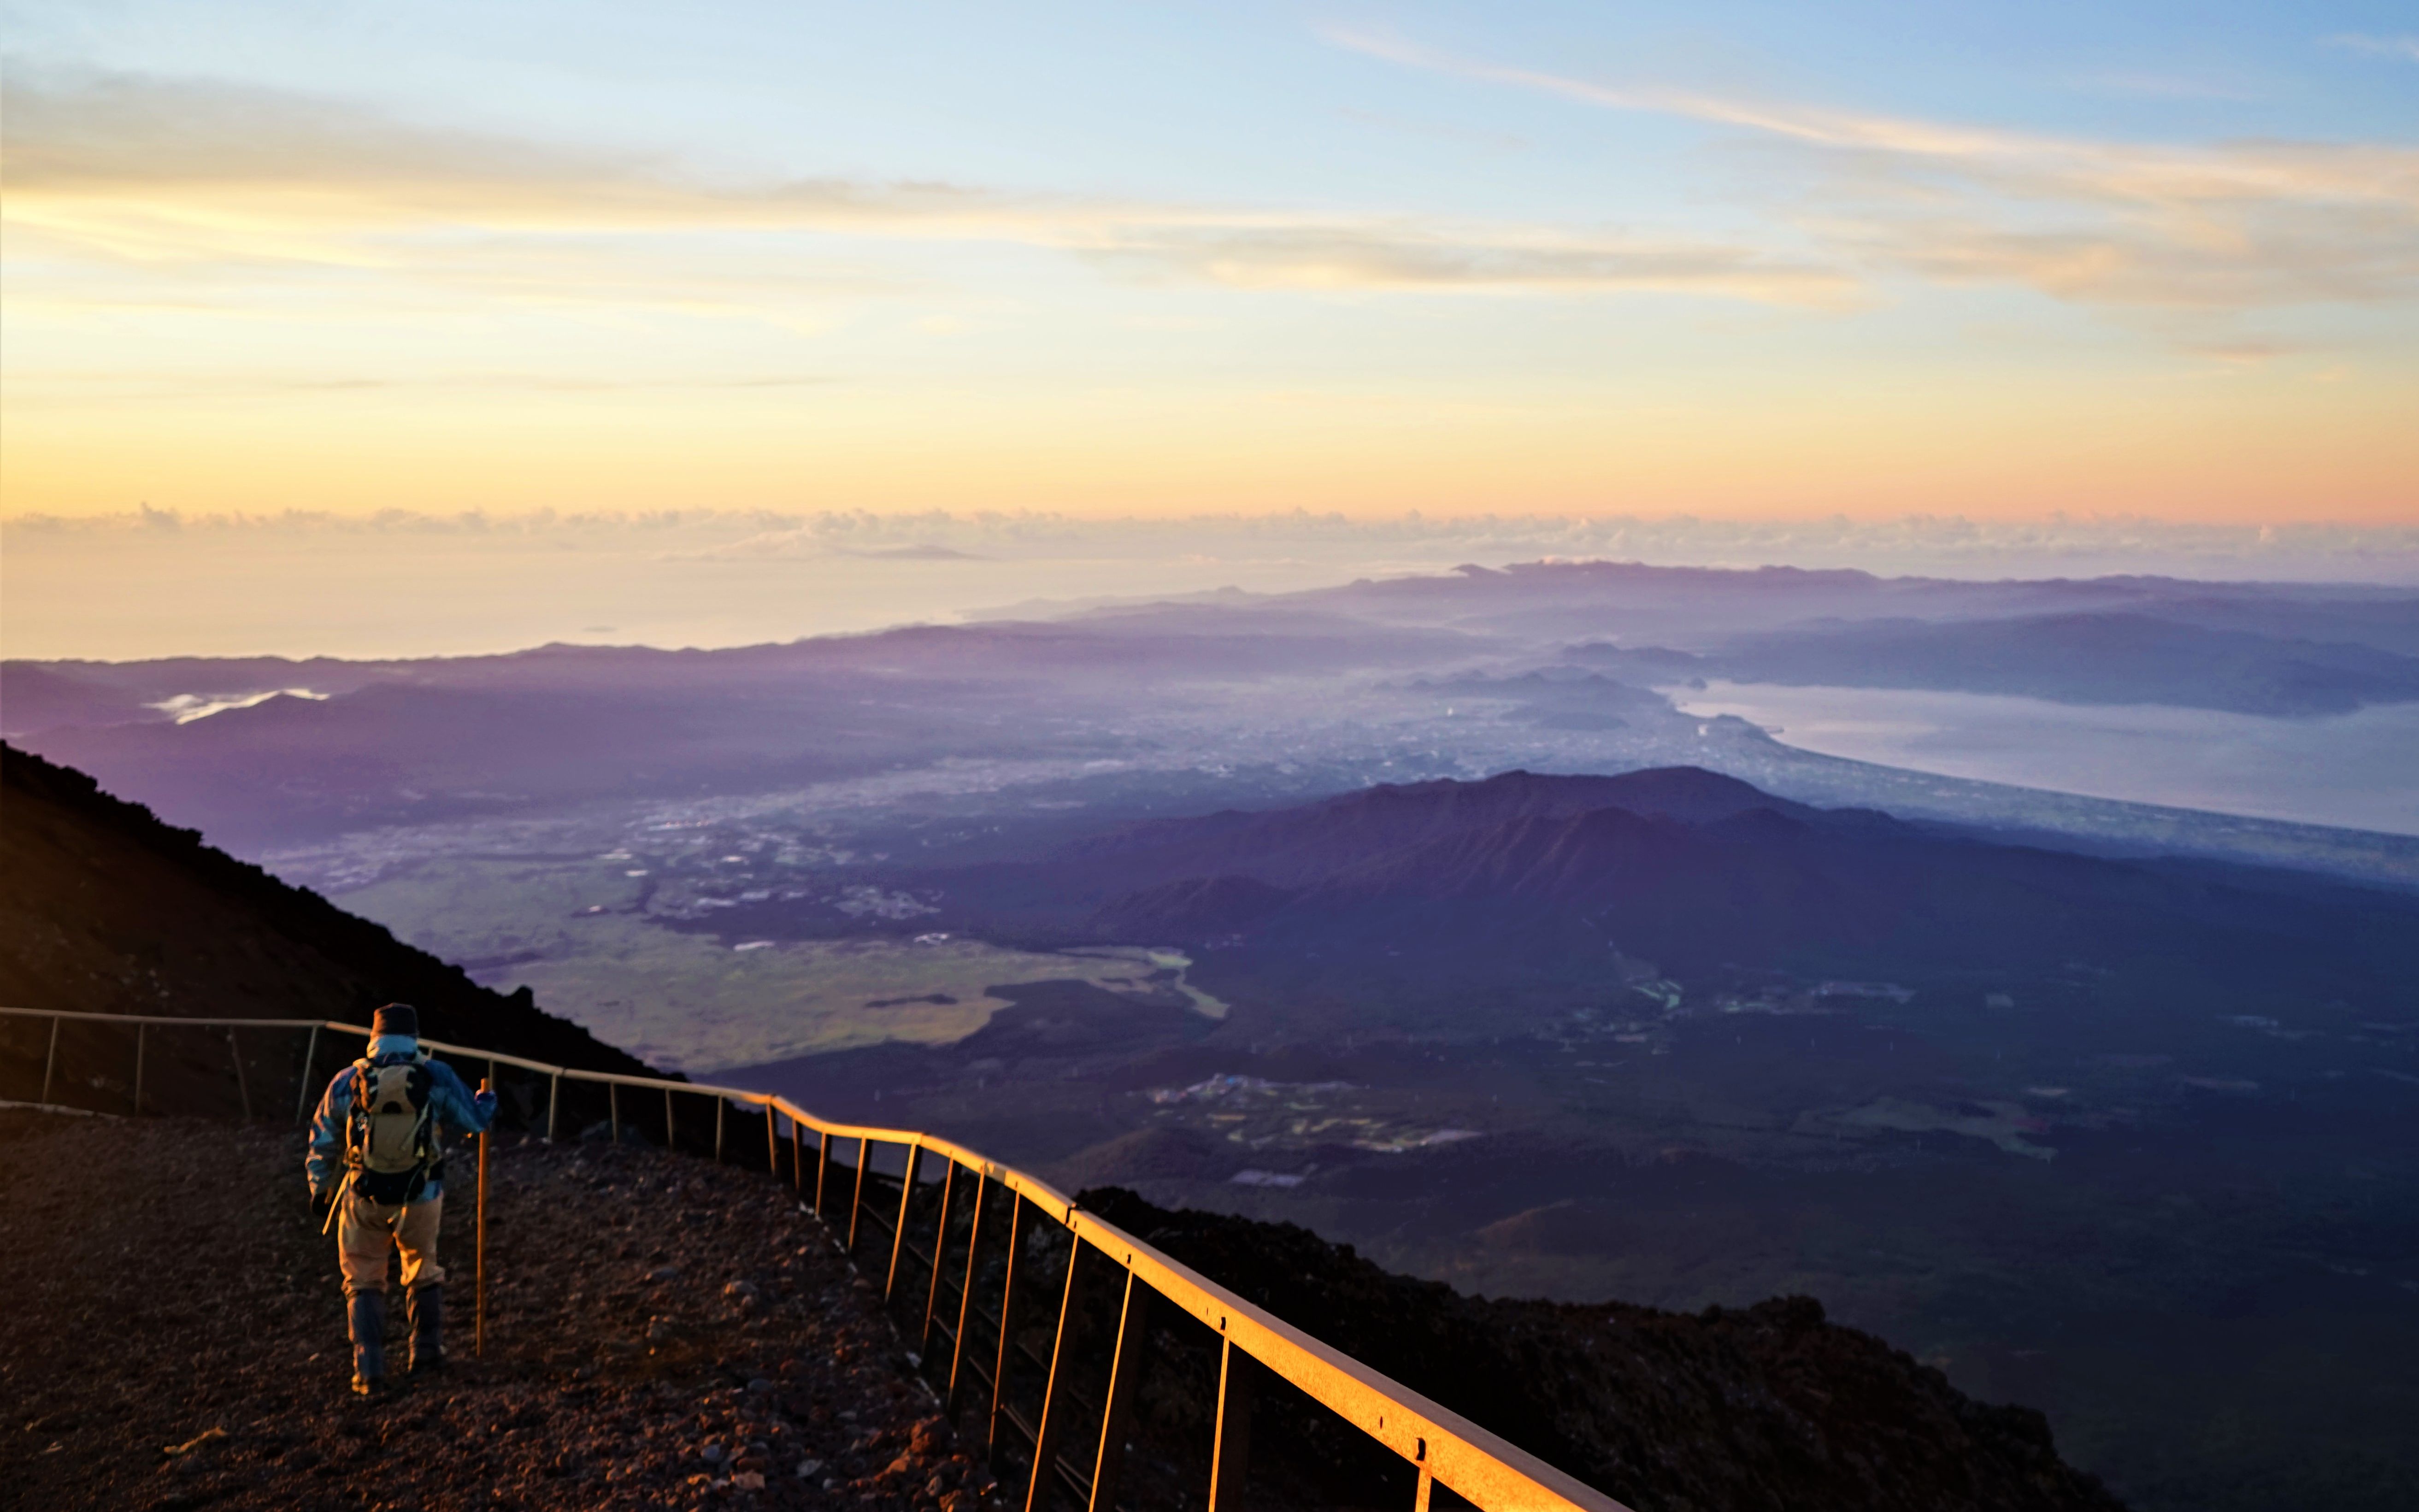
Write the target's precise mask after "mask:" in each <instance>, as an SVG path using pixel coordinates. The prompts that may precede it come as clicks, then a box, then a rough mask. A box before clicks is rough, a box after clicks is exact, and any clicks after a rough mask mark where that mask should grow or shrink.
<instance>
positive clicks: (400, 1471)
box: [0, 1110, 990, 1512]
mask: <svg viewBox="0 0 2419 1512" xmlns="http://www.w3.org/2000/svg"><path fill="white" fill-rule="evenodd" d="M300 1161H301V1146H300V1136H299V1135H298V1134H294V1133H292V1132H289V1131H285V1130H280V1129H273V1128H269V1127H265V1126H261V1125H254V1126H251V1127H248V1128H246V1127H238V1126H236V1125H233V1124H228V1123H221V1122H214V1121H203V1120H199V1119H101V1118H69V1117H63V1116H60V1115H55V1114H39V1115H38V1114H28V1113H22V1112H19V1113H12V1112H8V1111H5V1110H0V1208H5V1210H6V1211H8V1213H9V1214H10V1218H9V1221H8V1222H7V1223H6V1224H0V1267H5V1269H6V1271H7V1273H8V1275H9V1276H10V1277H11V1296H10V1304H9V1305H8V1307H6V1308H0V1401H5V1402H7V1403H8V1417H7V1420H6V1421H5V1422H0V1505H6V1506H9V1507H23V1508H26V1509H28V1512H33V1509H36V1508H40V1509H45V1512H47V1509H53V1508H56V1509H61V1512H64V1509H66V1508H70V1507H109V1508H142V1509H150V1512H169V1509H172V1508H175V1509H184V1508H193V1507H202V1506H208V1507H223V1508H229V1509H235V1508H253V1509H259V1512H272V1509H273V1512H294V1509H298V1508H299V1509H308V1512H318V1509H322V1508H326V1509H334V1508H340V1507H341V1508H362V1507H372V1506H376V1507H385V1508H400V1507H425V1508H430V1509H432V1512H433V1509H437V1508H448V1509H450V1508H456V1507H464V1508H467V1507H483V1508H484V1507H496V1508H505V1507H515V1508H528V1509H535V1508H564V1509H570V1508H583V1509H584V1508H589V1507H623V1506H648V1507H662V1506H684V1507H686V1506H698V1505H707V1504H730V1499H731V1495H732V1491H733V1489H734V1488H733V1487H732V1474H733V1473H734V1470H735V1471H736V1473H739V1474H742V1475H758V1474H761V1475H762V1476H763V1489H761V1490H751V1491H747V1492H745V1493H744V1496H745V1499H744V1500H741V1501H739V1502H738V1503H737V1504H739V1505H742V1506H749V1507H826V1506H833V1505H843V1504H844V1505H848V1506H851V1507H864V1508H867V1509H869V1512H888V1509H892V1508H908V1507H916V1508H938V1509H941V1512H974V1508H976V1507H978V1506H979V1505H982V1504H983V1503H982V1499H981V1496H980V1492H981V1491H982V1489H984V1488H985V1487H986V1486H987V1485H988V1484H989V1482H990V1476H989V1475H988V1473H985V1472H984V1471H982V1470H981V1468H980V1467H979V1465H978V1462H977V1460H976V1458H971V1457H969V1456H967V1455H965V1454H963V1453H962V1452H960V1451H959V1449H958V1446H957V1443H956V1442H955V1440H954V1439H953V1438H952V1436H951V1435H950V1433H949V1431H948V1428H947V1427H945V1426H944V1425H943V1424H942V1423H941V1421H940V1419H939V1418H938V1417H937V1416H936V1415H934V1410H933V1408H932V1400H931V1397H930V1396H928V1395H927V1394H926V1392H925V1389H924V1388H923V1386H922V1385H921V1383H919V1382H918V1381H916V1380H915V1379H914V1378H913V1377H912V1376H911V1375H910V1374H908V1370H907V1362H906V1359H905V1355H904V1352H903V1349H902V1346H901V1343H900V1341H899V1337H898V1335H897V1333H896V1331H895V1330H894V1329H893V1328H892V1327H891V1325H890V1323H889V1321H888V1319H886V1318H885V1317H884V1316H883V1314H882V1311H881V1306H880V1302H879V1299H878V1297H877V1295H876V1294H875V1293H874V1292H873V1291H872V1290H871V1288H869V1286H868V1284H867V1283H866V1282H865V1281H864V1280H862V1279H860V1278H859V1277H857V1276H856V1275H855V1273H854V1271H853V1269H852V1267H851V1266H850V1265H849V1263H848V1262H847V1261H846V1260H844V1259H842V1258H841V1257H840V1256H839V1255H838V1254H837V1253H836V1252H835V1249H834V1246H833V1243H832V1240H831V1238H830V1235H829V1234H828V1232H827V1231H826V1230H825V1229H824V1227H823V1225H822V1224H820V1223H818V1222H817V1221H816V1220H815V1219H813V1218H811V1217H808V1216H806V1215H805V1214H802V1213H800V1212H799V1211H797V1209H796V1207H795V1205H794V1204H793V1203H792V1202H790V1201H788V1200H787V1197H788V1193H787V1192H786V1190H784V1189H783V1188H781V1187H778V1186H776V1185H774V1184H772V1183H770V1182H767V1181H765V1180H763V1178H761V1177H748V1176H745V1175H742V1174H741V1173H739V1172H737V1171H733V1170H729V1169H723V1168H717V1167H716V1166H714V1165H710V1164H708V1163H706V1162H703V1161H697V1160H687V1159H677V1158H671V1157H667V1156H664V1155H661V1154H657V1153H655V1152H652V1151H646V1150H633V1149H628V1148H626V1147H624V1148H623V1149H615V1148H614V1147H612V1146H609V1145H604V1146H597V1145H590V1146H582V1147H568V1146H555V1147H552V1148H547V1147H545V1146H542V1145H538V1144H534V1143H532V1144H528V1145H523V1144H522V1143H521V1142H520V1141H518V1140H508V1141H503V1142H501V1149H498V1150H497V1151H496V1154H495V1162H494V1164H495V1168H494V1172H493V1175H492V1177H491V1182H492V1187H493V1190H492V1191H491V1194H490V1197H489V1219H488V1228H489V1232H488V1241H487V1243H488V1268H489V1274H488V1306H489V1313H488V1336H487V1354H486V1357H485V1359H484V1360H480V1359H475V1358H473V1357H472V1356H471V1352H470V1344H471V1330H470V1322H471V1319H470V1294H471V1288H470V1278H471V1269H470V1263H469V1262H470V1243H469V1239H470V1232H471V1230H470V1224H469V1222H468V1220H469V1218H470V1204H469V1202H468V1201H467V1200H464V1201H461V1202H460V1203H459V1205H458V1206H457V1205H456V1201H455V1197H454V1196H453V1194H452V1193H451V1192H449V1194H448V1200H447V1206H448V1207H449V1208H452V1209H454V1210H455V1211H452V1212H451V1213H449V1214H448V1220H449V1221H448V1222H447V1224H446V1226H445V1242H444V1244H443V1246H442V1251H441V1253H442V1254H443V1257H444V1258H445V1261H446V1263H447V1264H448V1265H449V1266H450V1267H451V1274H450V1276H449V1278H448V1289H449V1292H450V1297H449V1303H450V1306H451V1308H452V1312H451V1316H450V1319H449V1333H450V1334H451V1335H452V1345H453V1351H454V1363H453V1365H452V1367H451V1369H450V1370H449V1372H448V1374H447V1377H446V1378H445V1379H443V1380H442V1381H439V1382H438V1383H436V1384H434V1385H432V1386H426V1387H418V1388H409V1389H407V1390H405V1391H403V1392H402V1393H401V1394H400V1395H399V1396H395V1397H393V1398H392V1399H390V1400H388V1401H385V1402H381V1403H377V1404H362V1403H357V1402H355V1401H354V1400H353V1399H352V1398H351V1397H350V1396H349V1395H348V1394H347V1390H346V1380H347V1376H348V1374H349V1367H348V1365H347V1355H346V1350H345V1325H344V1311H343V1308H344V1304H343V1301H342V1298H341V1296H340V1292H339V1287H338V1283H337V1281H336V1277H335V1241H334V1240H332V1239H322V1238H320V1237H319V1234H318V1226H317V1225H316V1224H314V1223H312V1222H310V1221H309V1218H308V1216H307V1214H306V1213H305V1212H304V1211H303V1204H302V1198H301V1182H300ZM463 1164H465V1163H464V1162H462V1161H459V1160H457V1161H456V1162H455V1165H456V1168H457V1169H458V1168H459V1167H460V1166H461V1165H463ZM456 1184H457V1186H458V1188H459V1190H460V1191H462V1192H463V1194H464V1195H465V1196H466V1197H467V1195H468V1193H469V1191H470V1187H469V1185H468V1183H456ZM95 1193H105V1194H107V1200H105V1201H100V1202H96V1201H94V1200H93V1194H95ZM172 1259H173V1260H180V1261H187V1262H189V1263H188V1264H186V1265H181V1266H178V1265H171V1264H169V1263H168V1262H169V1261H170V1260H172ZM666 1267H671V1268H674V1269H673V1273H670V1274H659V1273H660V1272H662V1271H663V1270H664V1268H666ZM751 1293H752V1294H751ZM400 1312H401V1309H400V1308H396V1309H394V1313H395V1316H391V1317H390V1319H389V1330H390V1335H391V1340H390V1346H389V1347H390V1349H391V1350H395V1351H396V1352H397V1353H398V1354H399V1352H400V1348H401V1343H402V1340H401V1337H400V1331H401V1326H402V1324H401V1319H400V1316H399V1315H400ZM751 1386H752V1387H753V1388H754V1389H750V1388H751ZM172 1449H182V1451H183V1452H181V1453H172V1452H170V1451H171V1450H172ZM710 1452H714V1453H716V1458H708V1456H709V1453H710ZM977 1453H978V1454H979V1446H978V1448H977ZM802 1464H808V1465H810V1466H811V1472H812V1473H809V1474H807V1475H804V1476H801V1475H800V1474H799V1473H798V1471H799V1467H800V1466H801V1465H802ZM717 1481H719V1482H720V1483H721V1485H720V1486H718V1487H717V1486H716V1484H715V1483H716V1482H717ZM827 1487H828V1488H829V1489H826V1488H827Z"/></svg>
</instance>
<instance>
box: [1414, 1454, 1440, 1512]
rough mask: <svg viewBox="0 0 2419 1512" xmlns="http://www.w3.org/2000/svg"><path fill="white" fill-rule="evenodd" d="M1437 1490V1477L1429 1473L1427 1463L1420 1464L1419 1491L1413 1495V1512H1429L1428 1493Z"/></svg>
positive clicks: (1423, 1461)
mask: <svg viewBox="0 0 2419 1512" xmlns="http://www.w3.org/2000/svg"><path fill="white" fill-rule="evenodd" d="M1435 1489H1436V1477H1435V1476H1434V1475H1431V1474H1429V1473H1428V1467H1427V1461H1425V1460H1422V1461H1421V1462H1420V1486H1419V1489H1417V1490H1415V1491H1413V1492H1412V1493H1411V1512H1428V1493H1430V1492H1431V1491H1433V1490H1435Z"/></svg>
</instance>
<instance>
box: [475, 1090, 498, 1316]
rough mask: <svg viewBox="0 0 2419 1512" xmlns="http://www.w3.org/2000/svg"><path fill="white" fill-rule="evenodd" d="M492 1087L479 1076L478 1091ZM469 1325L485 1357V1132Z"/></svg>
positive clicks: (481, 1138) (481, 1141) (482, 1135)
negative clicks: (477, 1252) (477, 1242)
mask: <svg viewBox="0 0 2419 1512" xmlns="http://www.w3.org/2000/svg"><path fill="white" fill-rule="evenodd" d="M494 1089H495V1078H494V1077H492V1076H482V1077H480V1078H479V1090H480V1091H482V1092H486V1091H492V1090H494ZM470 1298H471V1302H470V1309H471V1318H472V1319H473V1322H472V1325H471V1335H470V1337H471V1343H470V1352H471V1353H472V1354H474V1355H476V1356H478V1357H479V1358H480V1359H482V1360H484V1359H485V1358H486V1357H487V1131H485V1129H482V1130H480V1131H479V1257H478V1259H477V1260H476V1261H474V1262H473V1268H472V1271H471V1280H470Z"/></svg>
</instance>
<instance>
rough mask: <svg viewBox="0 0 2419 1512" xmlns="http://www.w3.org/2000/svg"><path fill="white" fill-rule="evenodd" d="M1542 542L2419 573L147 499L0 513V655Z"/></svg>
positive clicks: (1364, 529) (2083, 529)
mask: <svg viewBox="0 0 2419 1512" xmlns="http://www.w3.org/2000/svg"><path fill="white" fill-rule="evenodd" d="M1557 558H1559V559H1572V560H1578V559H1603V560H1614V561H1626V562H1642V563H1653V564H1658V565H1679V564H1687V565H1700V566H1760V565H1765V564H1773V563H1780V564H1789V565H1795V566H1804V567H1856V568H1861V569H1864V570H1867V571H1871V572H1874V573H1879V574H1885V575H1887V574H1920V575H1930V576H1938V577H1947V578H1962V579H1996V578H2011V577H2043V576H2047V577H2090V576H2097V575H2101V574H2106V573H2161V574H2167V575H2173V576H2180V577H2196V578H2202V579H2269V580H2300V581H2344V582H2371V583H2380V582H2382V583H2419V529H2415V528H2409V527H2350V526H2324V525H2308V526H2293V527H2277V528H2274V529H2267V528H2254V527H2233V526H2203V525H2180V524H2169V523H2161V522H2156V521H2144V520H2131V519H2108V520H2073V519H2067V518H2064V517H2050V518H2047V519H2044V520H2038V521H2031V522H2015V523H2006V522H1999V523H1994V522H1977V521H1971V520H1964V519H1960V518H1957V517H1933V516H1926V517H1908V518H1904V519H1898V520H1880V521H1852V520H1848V519H1844V518H1836V517H1835V518H1828V519H1818V520H1798V521H1751V520H1750V521H1742V520H1708V519H1698V518H1695V517H1687V516H1672V517H1659V518H1656V517H1600V518H1579V517H1557V516H1480V517H1451V518H1447V517H1433V518H1432V517H1425V516H1421V515H1418V514H1407V515H1403V516H1400V517H1394V518H1368V519H1348V518H1345V517H1341V516H1336V515H1312V514H1307V513H1302V512H1295V513H1291V514H1276V515H1258V516H1254V515H1229V516H1215V517H1210V516H1200V517H1184V518H1171V519H1147V518H1129V519H1110V520H1098V519H1078V518H1072V517H1062V516H1055V515H1044V514H1001V513H971V514H963V515H953V514H946V513H937V512H935V513H926V514H914V515H874V514H867V513H848V512H833V513H824V514H817V515H781V514H775V513H764V512H737V511H667V512H664V513H661V514H648V515H588V516H582V515H556V514H552V513H542V514H537V515H529V516H516V517H491V516H486V515H481V514H476V513H472V514H466V515H450V516H448V515H434V514H405V513H388V514H383V515H378V516H374V517H343V516H334V515H280V516H269V517H184V516H180V515H178V514H177V513H175V512H174V511H165V510H150V509H146V510H143V511H141V512H139V513H135V514H130V515H121V516H112V517H97V518H90V519H59V518H49V517H15V518H12V519H8V520H6V521H0V606H5V609H0V651H5V652H6V654H7V655H8V656H22V657H31V658H52V657H95V658H100V659H110V660H118V659H133V658H140V657H151V656H260V655H286V656H353V657H386V656H462V655H472V654H478V653H487V652H503V651H513V650H519V649H522V648H525V647H528V646H532V645H540V644H544V643H547V642H549V641H588V642H591V643H597V642H601V641H603V640H611V641H614V642H618V643H624V644H644V645H656V646H701V647H713V646H731V645H746V644H751V643H759V642H763V641H770V640H794V639H796V638H798V637H801V636H809V635H825V634H833V633H844V632H854V631H869V630H877V629H882V628H886V627H888V626H891V625H903V624H914V623H918V622H923V623H933V622H951V621H958V620H963V619H966V618H969V617H973V616H976V615H978V614H981V613H985V612H996V607H997V606H1001V605H1016V606H1019V607H1020V609H1022V610H1023V611H1025V612H1028V613H1030V612H1046V611H1050V610H1054V609H1065V608H1068V607H1071V606H1072V605H1075V604H1080V603H1084V602H1097V601H1101V600H1104V599H1127V600H1131V599H1135V598H1149V597H1166V596H1173V595H1180V594H1205V593H1211V592H1215V591H1217V590H1219V589H1222V588H1238V589H1241V590H1245V591H1248V592H1255V593H1285V592H1292V591H1297V590H1302V589H1310V588H1317V587H1323V586H1327V585H1330V584H1333V583H1336V582H1339V581H1345V580H1349V579H1355V578H1363V577H1372V578H1376V577H1392V576H1402V575H1408V574H1416V573H1440V572H1444V571H1449V570H1450V569H1451V568H1453V567H1454V566H1456V565H1457V564H1459V563H1468V562H1478V563H1508V562H1524V561H1536V560H1540V559H1557ZM605 626H612V627H613V628H611V629H607V628H604V627H605Z"/></svg>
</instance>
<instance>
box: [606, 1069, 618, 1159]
mask: <svg viewBox="0 0 2419 1512" xmlns="http://www.w3.org/2000/svg"><path fill="white" fill-rule="evenodd" d="M605 1118H606V1121H607V1122H609V1123H610V1124H612V1126H613V1143H614V1144H616V1145H619V1144H620V1143H621V1142H622V1084H621V1083H620V1082H607V1083H606V1084H605Z"/></svg>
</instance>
